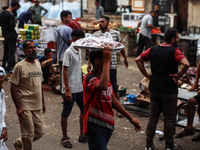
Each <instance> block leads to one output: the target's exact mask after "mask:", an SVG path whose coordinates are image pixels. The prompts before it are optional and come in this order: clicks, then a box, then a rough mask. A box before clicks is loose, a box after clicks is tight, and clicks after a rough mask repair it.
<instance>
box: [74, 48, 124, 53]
mask: <svg viewBox="0 0 200 150" xmlns="http://www.w3.org/2000/svg"><path fill="white" fill-rule="evenodd" d="M74 48H80V49H89V50H91V51H102V50H103V48H102V47H88V46H74ZM122 49H124V46H122V47H119V48H113V49H112V52H113V53H120V51H121V50H122Z"/></svg>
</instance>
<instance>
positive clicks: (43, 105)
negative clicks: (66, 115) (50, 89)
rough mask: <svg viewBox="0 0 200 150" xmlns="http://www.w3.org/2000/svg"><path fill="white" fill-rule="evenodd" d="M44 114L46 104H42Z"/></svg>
mask: <svg viewBox="0 0 200 150" xmlns="http://www.w3.org/2000/svg"><path fill="white" fill-rule="evenodd" d="M42 112H43V114H44V113H45V112H46V107H45V104H42Z"/></svg>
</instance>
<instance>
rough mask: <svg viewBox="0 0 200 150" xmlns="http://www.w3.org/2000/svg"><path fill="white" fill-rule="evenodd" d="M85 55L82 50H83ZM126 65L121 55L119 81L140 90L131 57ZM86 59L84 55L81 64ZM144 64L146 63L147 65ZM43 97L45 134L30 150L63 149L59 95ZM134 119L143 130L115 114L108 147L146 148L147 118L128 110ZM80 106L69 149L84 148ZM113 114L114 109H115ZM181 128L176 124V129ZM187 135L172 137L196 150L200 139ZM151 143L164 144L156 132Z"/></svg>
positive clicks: (14, 123) (9, 121) (12, 134)
mask: <svg viewBox="0 0 200 150" xmlns="http://www.w3.org/2000/svg"><path fill="white" fill-rule="evenodd" d="M83 54H84V51H83ZM128 61H129V68H128V69H125V67H124V64H123V58H121V61H120V62H119V64H118V70H117V71H118V72H117V76H118V84H119V85H122V86H123V87H126V88H127V92H128V93H135V94H138V93H139V91H140V90H139V83H140V81H141V80H142V78H143V76H142V74H141V73H140V72H139V70H138V69H137V67H136V64H135V62H134V58H133V57H130V58H128ZM85 63H86V61H85V60H84V57H83V64H85ZM146 66H147V67H148V66H149V64H147V65H146ZM9 88H10V84H9V83H8V82H5V84H4V90H5V92H6V108H7V113H6V118H5V122H6V125H7V128H8V141H7V142H6V145H7V147H8V149H9V150H14V147H13V141H14V139H15V138H18V137H19V136H20V128H19V123H18V117H17V115H16V109H15V106H14V103H13V102H12V99H11V95H10V90H9ZM44 97H45V102H46V108H47V110H46V113H45V114H44V132H45V134H44V136H43V137H42V138H41V139H40V140H38V141H36V142H34V144H33V150H64V149H66V148H64V147H63V146H62V145H61V142H60V140H61V137H62V133H61V126H60V114H61V111H62V104H61V96H60V95H58V94H55V93H53V92H51V91H44ZM129 112H130V113H131V114H132V115H133V116H134V117H135V118H137V119H138V120H139V121H140V122H141V124H142V130H141V131H139V132H135V131H134V127H133V126H132V125H131V124H130V123H129V121H128V120H127V119H126V118H118V117H117V116H115V130H114V133H113V135H112V138H111V139H110V142H109V144H108V149H109V150H144V147H145V130H146V125H147V121H148V117H144V116H142V115H140V114H138V113H137V112H133V111H129ZM79 113H80V111H79V109H78V107H77V105H76V104H75V105H74V107H73V110H72V113H71V115H70V117H69V121H68V133H69V136H70V139H71V142H72V144H73V148H71V150H87V149H88V145H87V143H79V142H78V136H79ZM115 114H116V112H115ZM157 130H159V131H163V121H162V120H160V121H159V123H158V126H157ZM180 130H182V128H179V127H177V128H176V132H179V131H180ZM191 138H192V137H191V136H190V137H185V138H183V139H175V142H176V143H177V144H178V145H180V146H182V149H183V150H199V149H200V142H193V141H191ZM154 144H155V146H156V148H157V149H159V150H162V149H164V147H165V143H164V141H159V135H158V134H156V135H155V138H154Z"/></svg>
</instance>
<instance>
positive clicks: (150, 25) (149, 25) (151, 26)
mask: <svg viewBox="0 0 200 150" xmlns="http://www.w3.org/2000/svg"><path fill="white" fill-rule="evenodd" d="M148 27H150V28H152V29H158V30H160V27H155V26H153V25H152V24H148Z"/></svg>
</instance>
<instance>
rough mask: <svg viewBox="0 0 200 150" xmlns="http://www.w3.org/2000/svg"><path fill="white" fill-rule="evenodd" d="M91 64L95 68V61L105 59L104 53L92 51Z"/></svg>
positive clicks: (90, 55)
mask: <svg viewBox="0 0 200 150" xmlns="http://www.w3.org/2000/svg"><path fill="white" fill-rule="evenodd" d="M89 58H90V62H91V63H92V66H93V67H95V59H99V60H101V59H103V51H91V52H90V54H89Z"/></svg>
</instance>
